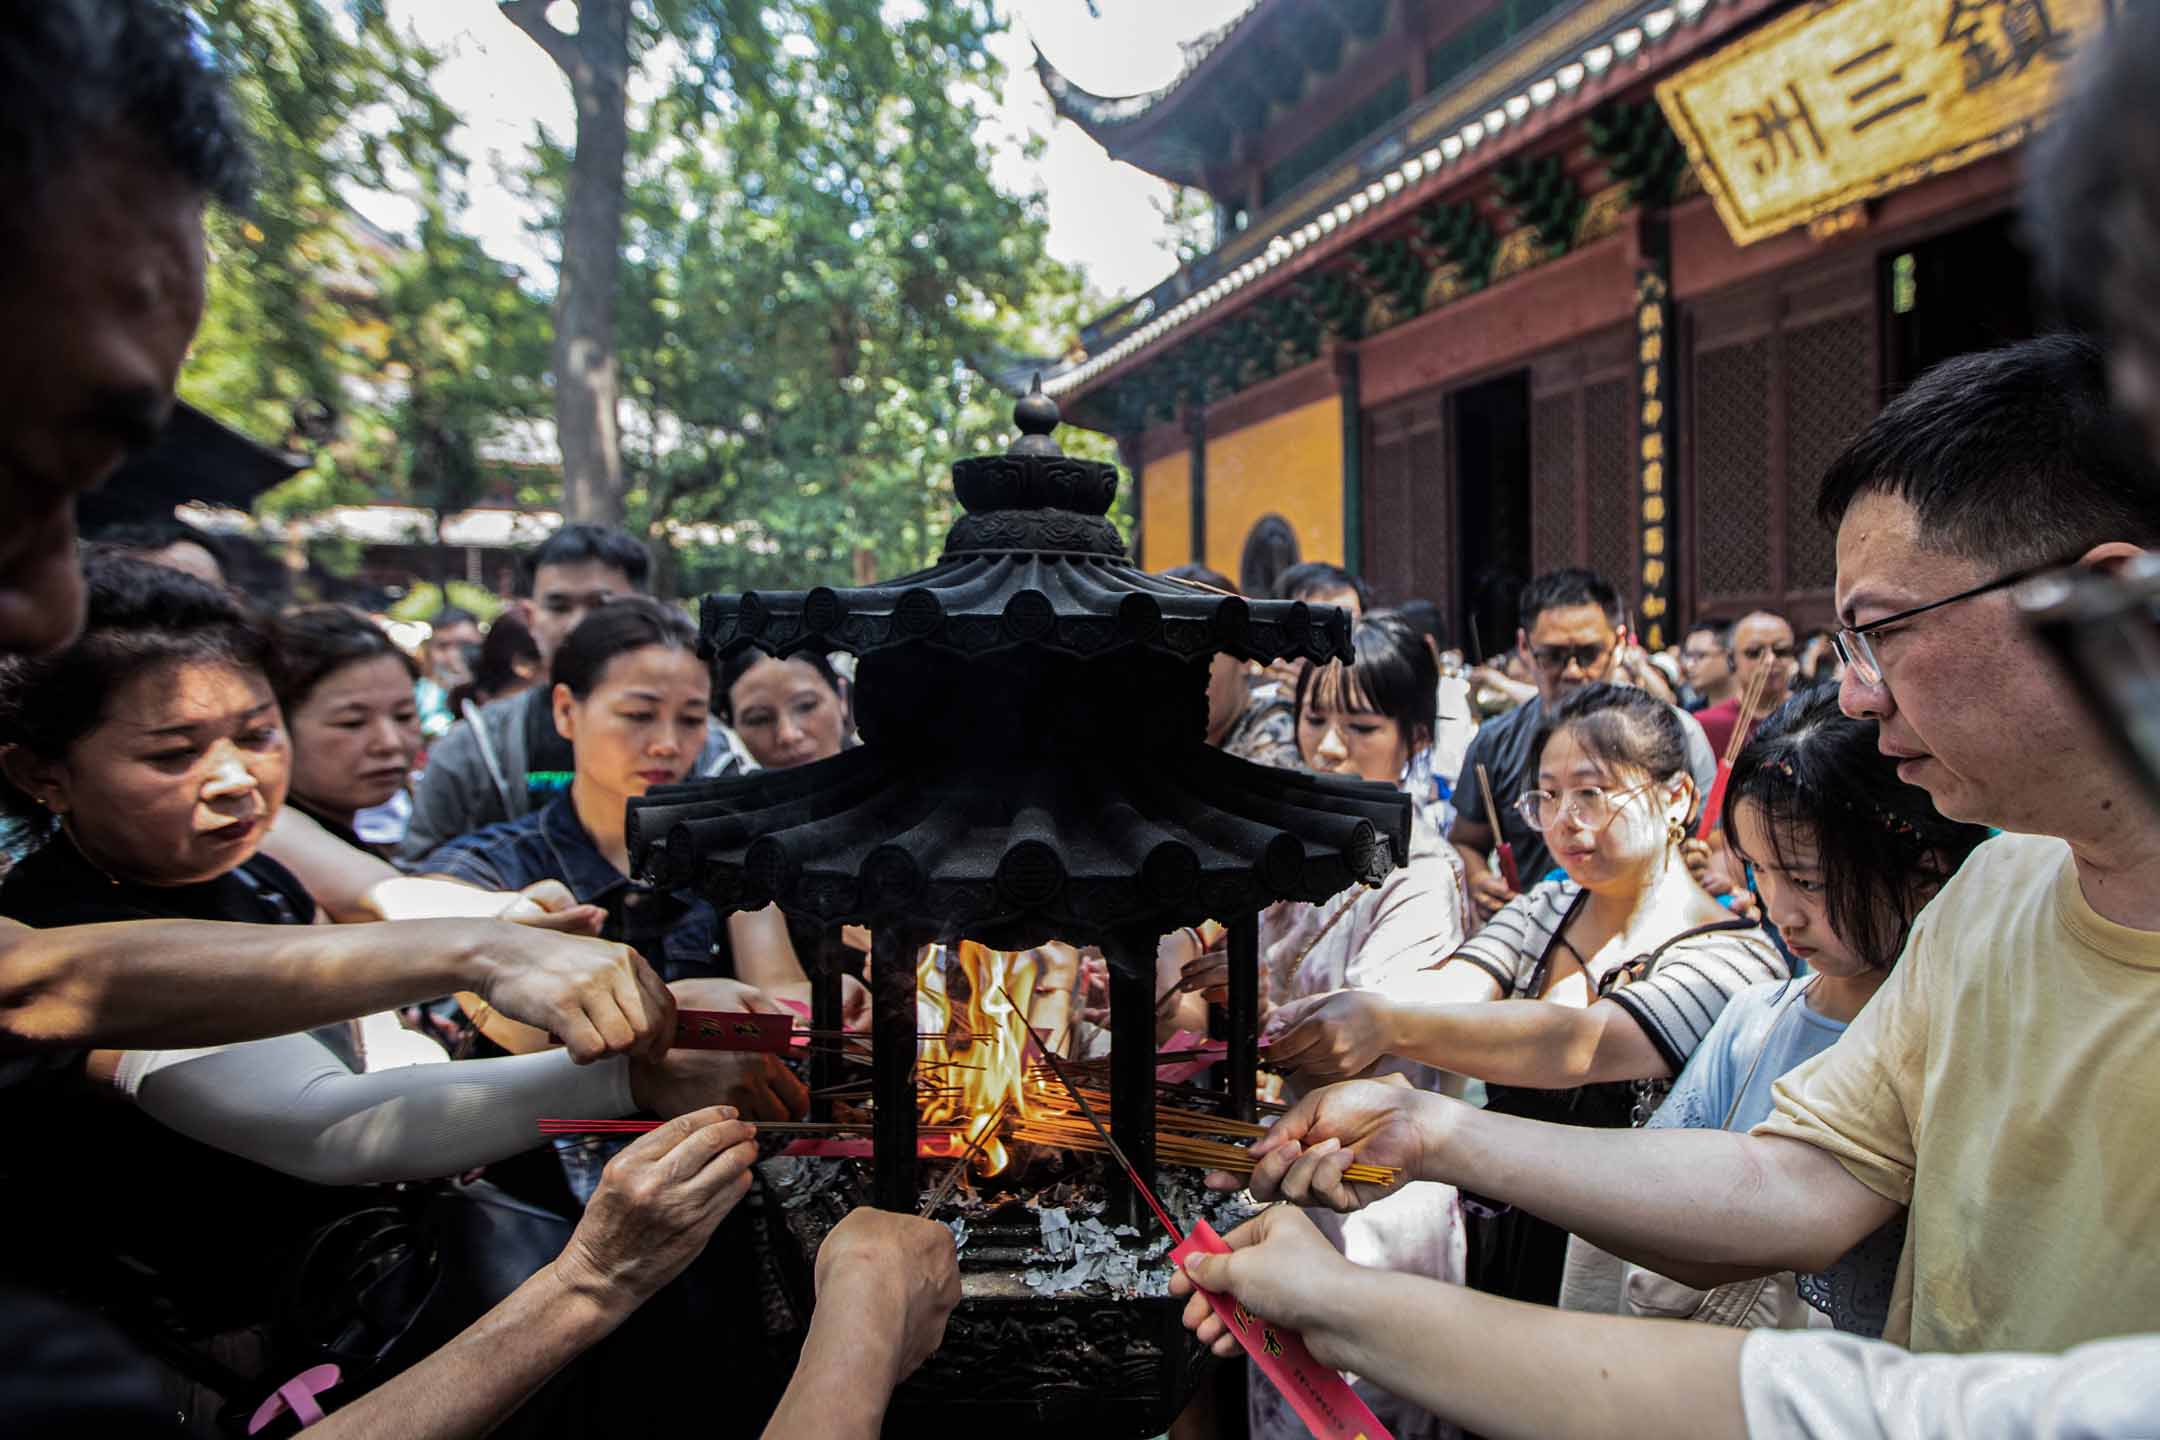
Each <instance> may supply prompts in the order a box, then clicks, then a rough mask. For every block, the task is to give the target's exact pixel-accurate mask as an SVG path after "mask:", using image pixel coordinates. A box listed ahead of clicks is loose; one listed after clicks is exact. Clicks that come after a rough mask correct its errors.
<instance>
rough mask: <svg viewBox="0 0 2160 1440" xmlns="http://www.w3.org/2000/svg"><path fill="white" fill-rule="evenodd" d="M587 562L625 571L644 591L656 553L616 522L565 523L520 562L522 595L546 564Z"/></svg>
mask: <svg viewBox="0 0 2160 1440" xmlns="http://www.w3.org/2000/svg"><path fill="white" fill-rule="evenodd" d="M587 563H598V564H601V565H605V566H607V567H608V568H610V569H613V570H620V571H622V573H623V578H624V579H625V580H628V581H629V582H630V585H631V588H632V589H636V590H643V589H644V588H645V577H646V576H648V575H650V574H652V552H651V551H650V550H647V549H646V548H645V544H644V542H643V541H641V540H639V539H638V538H637V537H636V536H635V535H632V534H630V533H629V532H628V531H626V530H618V529H616V528H615V527H614V526H613V525H588V524H586V523H585V522H583V521H578V522H576V523H574V524H570V525H565V526H563V527H562V528H561V529H560V530H557V531H556V532H555V533H554V534H552V535H550V536H548V538H547V539H545V540H543V541H541V542H540V543H539V544H538V545H536V546H534V547H533V549H532V551H531V553H530V554H528V555H526V556H525V557H524V558H523V559H521V560H520V561H518V573H517V591H518V594H520V595H530V594H532V592H533V580H534V578H535V577H536V576H538V575H539V573H540V567H541V566H543V565H583V564H587Z"/></svg>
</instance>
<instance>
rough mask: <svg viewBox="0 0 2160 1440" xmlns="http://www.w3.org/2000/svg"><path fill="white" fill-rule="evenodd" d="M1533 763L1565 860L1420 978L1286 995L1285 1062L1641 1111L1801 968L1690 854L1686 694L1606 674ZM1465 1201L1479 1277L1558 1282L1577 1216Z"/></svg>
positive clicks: (1498, 1284)
mask: <svg viewBox="0 0 2160 1440" xmlns="http://www.w3.org/2000/svg"><path fill="white" fill-rule="evenodd" d="M1531 767H1532V772H1533V773H1534V774H1535V776H1536V777H1537V778H1536V785H1537V788H1536V789H1534V790H1532V791H1529V792H1528V793H1526V794H1524V795H1523V796H1522V797H1521V798H1520V799H1519V800H1518V801H1517V804H1518V806H1519V808H1520V809H1521V811H1522V814H1523V818H1524V819H1525V820H1526V821H1528V822H1529V823H1530V824H1531V825H1533V826H1535V827H1537V829H1538V830H1539V831H1540V832H1542V833H1543V835H1544V837H1545V843H1546V844H1547V845H1548V846H1550V847H1551V849H1552V853H1553V856H1554V858H1555V859H1556V860H1558V861H1559V863H1560V866H1561V868H1562V869H1563V870H1564V871H1565V872H1566V878H1564V879H1554V880H1547V881H1544V882H1542V883H1540V884H1537V885H1533V886H1532V887H1530V889H1528V890H1527V891H1525V892H1524V893H1523V894H1521V895H1519V896H1517V897H1516V898H1515V899H1514V900H1511V901H1509V902H1508V904H1507V905H1506V906H1504V907H1503V908H1502V909H1501V910H1500V912H1499V913H1498V914H1496V915H1495V916H1494V917H1493V918H1492V920H1491V922H1490V923H1489V924H1487V925H1486V927H1485V928H1484V929H1483V930H1481V931H1479V932H1478V933H1477V934H1476V935H1474V936H1472V937H1471V938H1470V939H1469V940H1467V941H1465V942H1463V943H1462V944H1461V945H1460V946H1458V947H1457V948H1455V949H1454V950H1453V952H1452V953H1450V954H1449V955H1448V956H1447V958H1446V959H1444V960H1442V961H1441V962H1440V963H1439V964H1438V965H1436V966H1434V967H1432V968H1431V969H1429V970H1425V971H1423V972H1421V973H1419V974H1418V975H1416V976H1415V977H1413V978H1411V979H1410V980H1407V981H1404V982H1399V983H1397V984H1395V985H1391V986H1388V987H1385V988H1383V989H1363V990H1338V991H1336V992H1335V993H1333V994H1329V995H1320V996H1314V997H1313V998H1311V999H1305V1000H1298V1001H1293V1002H1291V1003H1290V1004H1288V1005H1285V1006H1283V1007H1282V1009H1281V1010H1279V1011H1277V1012H1276V1016H1275V1028H1276V1030H1277V1032H1278V1038H1277V1039H1276V1040H1275V1042H1274V1045H1273V1048H1272V1051H1271V1058H1272V1059H1273V1061H1274V1063H1275V1064H1276V1065H1278V1066H1281V1067H1285V1068H1294V1069H1296V1070H1297V1071H1298V1072H1299V1074H1300V1076H1301V1078H1319V1077H1341V1076H1350V1075H1356V1074H1359V1073H1361V1072H1363V1071H1365V1070H1366V1069H1368V1068H1369V1067H1371V1066H1372V1065H1373V1064H1374V1062H1376V1061H1378V1060H1380V1059H1381V1058H1383V1057H1387V1056H1393V1057H1396V1058H1397V1059H1399V1060H1414V1061H1418V1062H1420V1063H1423V1064H1426V1065H1430V1066H1434V1067H1437V1068H1440V1069H1445V1070H1452V1071H1454V1072H1456V1073H1458V1074H1462V1075H1469V1076H1474V1077H1476V1078H1477V1079H1480V1080H1483V1081H1485V1082H1486V1096H1487V1099H1486V1105H1487V1108H1488V1109H1493V1110H1500V1111H1504V1112H1506V1113H1509V1114H1515V1115H1524V1116H1528V1117H1531V1118H1534V1119H1540V1120H1552V1121H1559V1122H1561V1123H1565V1124H1573V1125H1593V1126H1606V1127H1617V1126H1624V1125H1630V1124H1639V1123H1641V1121H1642V1120H1644V1119H1646V1118H1647V1117H1648V1113H1649V1111H1650V1110H1651V1109H1652V1108H1653V1107H1654V1102H1655V1100H1656V1098H1657V1094H1658V1092H1657V1089H1656V1088H1655V1087H1656V1082H1660V1081H1669V1080H1670V1079H1671V1078H1672V1077H1673V1076H1675V1075H1677V1074H1679V1073H1680V1069H1681V1067H1682V1066H1684V1065H1685V1064H1686V1063H1687V1059H1688V1056H1689V1055H1690V1054H1692V1053H1693V1052H1694V1050H1695V1047H1696V1046H1697V1045H1699V1044H1700V1043H1701V1042H1702V1038H1703V1036H1704V1035H1706V1034H1707V1033H1708V1032H1709V1030H1710V1026H1711V1025H1712V1023H1713V1022H1715V1021H1716V1019H1717V1017H1718V1013H1719V1012H1720V1011H1721V1010H1723V1009H1724V1008H1725V1003H1726V1002H1727V1001H1728V1000H1730V999H1731V998H1732V997H1733V996H1734V995H1735V994H1737V993H1738V992H1739V991H1741V990H1743V989H1745V988H1746V987H1747V986H1749V985H1753V984H1756V983H1758V982H1760V981H1764V980H1778V979H1783V978H1784V977H1785V976H1786V975H1787V974H1788V973H1789V967H1788V966H1787V963H1786V961H1785V959H1784V957H1783V956H1782V955H1781V954H1780V953H1779V951H1778V948H1777V946H1776V945H1775V944H1773V943H1772V942H1771V940H1770V939H1769V937H1768V936H1766V935H1765V934H1764V933H1763V932H1762V930H1761V929H1760V928H1759V927H1757V926H1756V925H1755V924H1754V923H1753V922H1751V921H1746V920H1739V919H1735V918H1734V917H1733V916H1732V915H1731V914H1729V913H1728V912H1727V911H1725V910H1724V909H1722V908H1721V907H1720V906H1719V905H1718V903H1717V901H1716V900H1714V899H1712V898H1711V897H1710V895H1709V893H1708V892H1707V891H1705V890H1704V889H1703V888H1702V886H1701V885H1700V884H1698V883H1697V882H1696V880H1695V878H1694V876H1693V875H1691V874H1690V873H1689V871H1688V867H1687V864H1686V862H1685V861H1684V860H1683V859H1682V857H1681V853H1680V844H1681V841H1682V840H1684V839H1685V838H1686V836H1687V829H1686V821H1687V818H1688V816H1689V815H1691V814H1693V813H1694V809H1695V804H1696V795H1695V782H1694V780H1693V778H1692V777H1691V776H1690V775H1689V773H1688V765H1687V736H1686V733H1685V731H1684V730H1683V729H1682V722H1681V720H1680V718H1679V716H1678V715H1677V714H1676V713H1675V712H1674V711H1673V709H1672V707H1671V706H1669V705H1666V704H1664V703H1663V702H1661V701H1658V700H1656V699H1654V698H1652V697H1651V696H1649V695H1646V694H1644V693H1643V692H1642V691H1640V690H1637V689H1633V688H1631V687H1627V686H1618V685H1592V686H1589V687H1588V688H1586V689H1584V690H1581V691H1579V692H1577V693H1576V694H1575V695H1573V696H1570V697H1569V698H1568V699H1567V700H1566V701H1565V702H1563V703H1562V704H1561V705H1560V706H1559V707H1558V708H1557V709H1556V710H1555V711H1554V712H1553V714H1552V716H1551V718H1550V719H1549V720H1548V721H1547V722H1546V724H1545V726H1544V728H1543V729H1542V731H1541V732H1540V734H1539V735H1538V737H1537V739H1536V741H1535V742H1533V748H1532V751H1531ZM1492 1001H1501V1002H1504V1003H1500V1004H1493V1003H1485V1002H1492ZM1467 1198H1468V1197H1467V1196H1466V1199H1467ZM1465 1208H1466V1210H1467V1211H1468V1219H1469V1230H1470V1267H1469V1279H1470V1284H1471V1285H1473V1286H1475V1287H1476V1288H1478V1289H1481V1290H1487V1291H1491V1292H1492V1293H1495V1294H1503V1295H1512V1296H1514V1297H1516V1298H1518V1299H1523V1300H1531V1301H1536V1302H1539V1303H1543V1304H1552V1303H1553V1302H1554V1301H1556V1300H1557V1299H1558V1298H1559V1294H1560V1282H1561V1275H1562V1271H1563V1268H1564V1262H1565V1258H1566V1254H1567V1233H1566V1232H1565V1231H1563V1230H1560V1229H1557V1228H1556V1227H1554V1226H1551V1225H1548V1224H1546V1223H1545V1222H1544V1221H1542V1220H1539V1219H1537V1218H1536V1217H1534V1216H1531V1215H1528V1214H1525V1213H1523V1212H1521V1211H1515V1210H1509V1209H1505V1208H1501V1209H1498V1210H1497V1211H1495V1210H1494V1209H1493V1208H1492V1207H1485V1206H1480V1205H1474V1204H1473V1205H1467V1206H1466V1207H1465Z"/></svg>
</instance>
